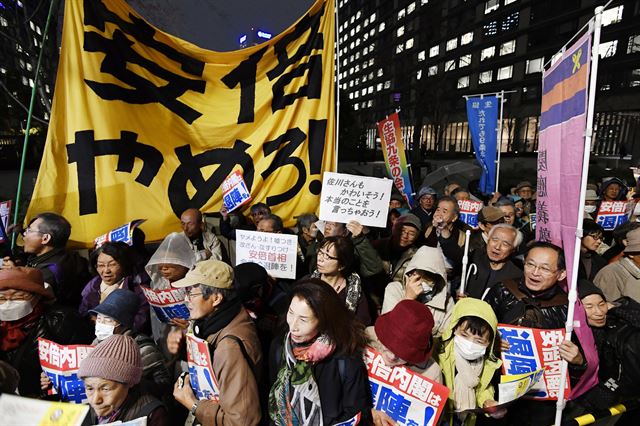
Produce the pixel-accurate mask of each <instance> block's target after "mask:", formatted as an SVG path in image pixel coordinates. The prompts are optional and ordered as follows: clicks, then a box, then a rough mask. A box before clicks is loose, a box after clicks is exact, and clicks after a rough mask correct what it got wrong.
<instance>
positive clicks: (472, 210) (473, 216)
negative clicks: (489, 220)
mask: <svg viewBox="0 0 640 426" xmlns="http://www.w3.org/2000/svg"><path fill="white" fill-rule="evenodd" d="M458 207H459V208H460V217H459V219H460V220H461V221H462V222H464V223H466V224H467V225H469V226H470V227H472V228H473V229H478V213H479V212H480V210H482V208H483V207H484V204H482V202H481V201H473V200H458Z"/></svg>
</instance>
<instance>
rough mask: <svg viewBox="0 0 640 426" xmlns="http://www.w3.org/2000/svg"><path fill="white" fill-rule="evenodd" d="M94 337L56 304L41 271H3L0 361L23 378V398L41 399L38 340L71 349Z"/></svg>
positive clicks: (73, 314)
mask: <svg viewBox="0 0 640 426" xmlns="http://www.w3.org/2000/svg"><path fill="white" fill-rule="evenodd" d="M92 334H93V333H92V332H91V328H90V327H89V324H88V323H86V322H84V321H83V320H81V319H80V317H79V316H78V314H77V313H76V312H75V311H74V310H72V309H69V308H66V307H61V306H57V305H55V304H54V303H53V293H52V292H51V291H50V290H48V289H46V288H45V284H44V280H43V278H42V272H40V270H38V269H34V268H23V267H15V268H11V269H5V270H0V360H2V361H6V362H7V363H9V364H10V365H11V366H12V367H13V368H15V369H16V370H17V371H18V373H19V374H20V383H19V385H18V391H19V393H20V395H22V396H31V397H37V396H39V395H40V386H39V380H38V378H39V376H40V371H41V369H40V359H39V356H38V337H43V338H45V339H48V340H53V341H55V342H58V343H60V344H63V345H70V344H82V343H85V344H86V343H89V342H90V341H91V336H92Z"/></svg>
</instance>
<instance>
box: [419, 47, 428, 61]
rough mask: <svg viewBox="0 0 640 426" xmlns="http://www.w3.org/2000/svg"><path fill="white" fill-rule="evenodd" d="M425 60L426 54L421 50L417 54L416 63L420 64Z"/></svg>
mask: <svg viewBox="0 0 640 426" xmlns="http://www.w3.org/2000/svg"><path fill="white" fill-rule="evenodd" d="M425 59H427V52H425V51H424V50H423V51H422V52H420V53H418V62H422V61H424V60H425Z"/></svg>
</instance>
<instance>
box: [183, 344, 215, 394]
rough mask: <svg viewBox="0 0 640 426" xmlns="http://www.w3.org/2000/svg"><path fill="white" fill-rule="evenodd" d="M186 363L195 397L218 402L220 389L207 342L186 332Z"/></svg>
mask: <svg viewBox="0 0 640 426" xmlns="http://www.w3.org/2000/svg"><path fill="white" fill-rule="evenodd" d="M187 364H188V365H189V379H190V380H191V389H193V393H194V395H195V396H196V398H198V399H208V400H210V401H214V402H218V400H219V399H220V389H219V388H218V381H217V380H216V377H215V374H214V373H213V366H212V365H211V354H210V352H209V344H208V343H207V341H206V340H203V339H199V338H197V337H196V336H194V335H193V334H191V333H187Z"/></svg>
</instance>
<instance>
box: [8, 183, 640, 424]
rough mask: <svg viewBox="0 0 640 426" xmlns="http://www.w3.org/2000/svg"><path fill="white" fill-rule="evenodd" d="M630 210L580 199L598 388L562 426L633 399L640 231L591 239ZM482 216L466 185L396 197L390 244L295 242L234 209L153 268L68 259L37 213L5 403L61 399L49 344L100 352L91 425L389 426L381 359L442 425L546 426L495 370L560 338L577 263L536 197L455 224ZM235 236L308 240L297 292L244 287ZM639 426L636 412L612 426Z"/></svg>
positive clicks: (185, 219)
mask: <svg viewBox="0 0 640 426" xmlns="http://www.w3.org/2000/svg"><path fill="white" fill-rule="evenodd" d="M628 191H629V188H628V187H627V185H626V183H624V182H623V181H621V180H619V179H611V180H608V181H606V182H604V183H602V184H601V185H600V186H591V187H589V189H588V191H587V194H586V195H587V197H586V204H585V206H584V212H585V214H584V216H585V221H584V223H583V224H582V227H583V230H584V233H583V237H582V244H581V246H580V264H579V268H578V271H579V285H578V293H579V298H580V300H581V301H582V303H583V305H584V308H585V311H586V315H587V320H588V326H589V327H590V328H591V329H592V332H593V335H594V340H595V343H596V347H595V348H594V350H596V351H597V353H598V355H599V359H600V364H599V370H598V371H599V372H598V384H597V385H596V386H595V387H593V388H592V389H591V390H589V391H587V392H586V393H584V394H583V395H582V396H580V397H579V398H577V399H575V400H572V401H570V402H569V404H568V406H567V408H566V409H565V416H574V415H579V414H582V413H586V412H592V411H594V410H602V409H606V408H607V407H609V406H612V405H615V404H617V403H624V402H625V401H628V400H633V399H636V398H638V397H640V391H639V390H638V389H639V388H638V387H637V385H636V383H637V381H638V380H640V367H639V366H640V362H638V356H640V328H639V327H640V325H639V324H640V322H639V321H638V320H639V319H640V229H638V228H640V223H638V222H637V221H636V217H635V216H634V213H635V212H634V211H633V209H632V210H631V211H630V212H629V217H630V220H629V221H628V222H627V223H625V224H623V225H620V226H618V228H616V229H615V230H614V231H613V232H610V231H605V230H603V228H602V227H601V226H600V225H599V224H598V223H597V222H596V221H595V220H596V216H597V211H598V206H599V204H600V203H601V202H602V201H619V200H627V198H628V196H627V193H628ZM470 198H471V199H473V198H476V196H475V195H474V194H473V193H472V191H469V190H467V189H465V188H464V187H462V186H461V185H459V184H455V183H452V184H450V185H447V187H445V188H444V189H443V191H441V192H440V191H437V190H435V189H434V188H431V187H422V188H420V190H419V191H418V193H417V194H416V205H415V207H414V208H413V209H409V206H408V205H407V204H406V202H405V200H404V199H403V198H402V197H401V196H399V194H394V195H393V196H392V197H391V201H390V205H389V216H388V217H389V221H388V226H387V228H386V229H375V228H368V227H365V226H363V225H362V224H360V223H359V222H358V221H355V220H352V221H350V222H348V223H335V222H319V221H318V217H317V216H316V215H315V214H314V213H312V212H309V213H308V214H303V215H300V216H299V217H298V218H297V220H298V223H297V227H296V229H286V228H284V226H283V221H282V220H281V218H279V217H278V216H276V215H274V214H272V213H271V211H270V209H269V206H267V205H265V204H262V203H258V204H255V205H253V206H251V208H250V214H249V215H248V217H247V218H245V216H243V215H242V214H240V213H238V212H237V211H236V212H228V211H226V209H224V208H223V209H222V211H221V212H220V213H221V220H220V227H219V230H218V231H219V232H218V233H216V230H215V229H213V228H212V227H210V226H208V225H207V223H206V221H205V220H204V218H203V215H202V213H201V212H200V211H198V210H196V209H188V210H186V211H185V212H183V214H182V215H181V217H180V221H179V222H180V225H181V226H182V230H183V232H176V233H171V234H169V235H167V236H166V238H165V239H164V241H162V243H160V245H159V246H157V248H156V250H155V251H154V252H153V253H152V254H151V253H149V252H147V250H146V248H145V245H144V235H141V234H142V233H141V232H140V231H139V230H138V231H137V233H136V235H135V237H136V238H134V242H133V243H132V244H131V245H127V244H125V243H118V242H107V243H105V244H103V245H102V246H101V247H99V248H97V249H95V250H93V251H92V252H91V253H90V256H89V260H86V259H85V258H83V257H81V256H79V255H78V254H77V253H75V252H73V251H69V250H67V249H66V248H65V247H66V244H67V241H68V239H69V236H70V232H71V226H70V224H69V222H68V221H67V220H66V219H65V218H63V217H61V216H59V215H57V214H55V213H49V212H47V213H41V214H39V215H37V216H36V217H34V218H31V220H30V222H29V225H28V227H27V228H26V229H24V230H23V231H22V246H21V249H20V250H19V251H16V252H15V253H13V254H12V255H10V256H7V257H5V258H4V259H3V262H2V266H1V267H0V384H1V385H2V386H1V387H2V392H5V393H16V394H19V395H21V396H26V397H32V398H42V399H51V398H52V396H51V395H50V392H49V389H50V388H51V386H52V383H51V381H50V379H49V377H48V376H47V375H46V374H45V373H43V372H42V369H41V368H40V361H39V354H38V338H39V337H42V338H46V339H49V340H51V341H53V342H56V343H58V344H62V345H69V344H92V345H94V346H95V349H93V351H92V352H91V353H90V354H89V355H88V357H87V358H85V359H84V360H83V361H82V362H81V364H80V367H79V371H78V377H80V378H82V380H83V381H84V386H85V390H86V396H87V399H88V402H89V404H90V406H91V416H92V417H91V420H92V421H93V423H94V424H104V423H110V422H114V421H123V422H126V421H129V420H133V419H136V418H139V417H143V416H146V417H147V424H149V425H170V424H171V425H174V424H183V423H185V424H202V425H257V424H275V425H334V424H337V423H341V422H345V421H349V420H350V419H354V418H358V416H359V419H360V420H359V421H360V424H375V425H393V424H395V423H394V421H393V420H392V418H391V417H390V416H389V415H388V414H387V413H385V412H384V411H382V410H376V409H375V406H374V405H373V403H372V395H371V387H370V385H369V381H368V377H367V369H366V366H365V362H364V360H363V350H364V348H365V347H367V346H369V347H371V348H373V349H375V350H377V351H378V352H380V354H381V355H382V358H383V359H384V362H385V364H386V365H387V366H389V367H394V366H399V365H403V366H405V367H407V368H408V369H410V370H411V371H413V372H416V373H419V374H421V375H423V376H425V377H427V378H429V379H430V380H432V381H435V382H439V383H442V384H444V385H445V386H446V387H447V388H449V390H450V394H449V399H448V401H447V406H446V409H445V413H444V415H443V416H442V418H441V424H446V425H449V426H454V425H465V426H468V425H474V424H479V425H482V424H487V425H493V424H495V425H547V424H552V423H553V421H554V417H555V410H556V406H555V401H539V400H530V399H518V400H516V401H515V402H514V403H512V404H510V405H508V406H506V407H504V406H499V407H496V406H498V402H497V401H498V400H499V395H498V386H497V384H498V381H499V378H500V372H501V360H500V352H501V351H504V350H508V344H507V342H506V341H505V340H503V339H501V336H500V333H499V331H498V324H511V325H520V326H526V327H533V328H540V329H558V328H564V327H565V322H566V320H567V313H568V310H569V298H568V294H567V292H566V285H563V284H566V282H565V279H566V276H567V268H566V263H565V258H564V253H563V251H562V250H561V249H560V248H559V247H557V246H555V245H553V244H551V243H548V242H539V241H535V221H534V220H533V217H534V216H533V213H535V209H536V192H535V187H534V186H533V185H532V184H531V183H529V182H526V181H524V182H521V183H519V184H518V185H517V186H515V187H514V188H513V190H512V193H511V194H508V195H506V196H503V195H501V194H495V195H494V196H493V197H492V198H491V199H485V200H482V199H481V197H478V198H477V201H483V203H484V207H483V208H482V209H481V210H480V212H479V214H478V227H477V229H475V230H472V229H471V228H470V227H469V225H467V224H466V223H464V222H462V221H461V219H460V208H459V201H461V200H467V199H470ZM629 205H630V206H634V205H635V199H633V198H630V199H629ZM238 229H240V230H257V231H261V232H270V233H292V234H293V233H297V235H298V249H297V264H296V271H297V277H296V279H295V280H287V279H281V278H273V277H271V276H269V274H268V273H267V272H266V270H265V269H264V268H263V267H262V266H260V265H257V264H253V263H247V264H240V265H237V266H235V267H232V266H231V265H232V264H233V256H234V253H233V250H230V247H231V245H227V244H226V243H225V242H226V241H233V240H235V237H236V230H238ZM467 230H470V231H472V232H471V234H470V239H469V241H468V242H467V241H466V238H467V237H466V231H467ZM465 243H468V246H469V253H465V245H467V244H465ZM463 259H468V268H466V269H467V270H468V271H469V272H468V274H467V275H468V276H465V277H462V274H463V267H462V263H463ZM91 272H93V275H92V274H91ZM461 282H464V283H465V286H464V291H461V289H460V286H461ZM143 286H144V287H148V288H151V289H153V290H166V289H172V288H176V289H184V294H185V303H186V305H187V308H188V310H189V316H190V318H189V320H180V319H174V320H171V321H170V322H169V323H166V322H163V321H162V320H161V319H160V318H159V317H158V316H157V315H156V312H155V311H154V310H153V309H150V306H149V303H148V301H147V299H146V297H145V293H144V291H143V288H142V287H143ZM189 333H190V334H192V335H194V336H195V337H198V338H200V339H203V340H205V341H206V342H207V344H208V346H209V353H210V364H211V366H212V370H213V372H214V375H215V380H216V383H217V385H218V387H219V391H220V395H219V399H218V400H217V401H213V400H207V399H202V400H201V399H198V398H197V397H196V395H195V392H194V389H193V386H192V382H191V377H190V376H189V374H187V373H188V369H187V368H186V363H185V362H184V361H185V359H186V350H187V348H186V342H187V339H186V337H187V334H189ZM585 350H586V348H583V347H582V345H581V343H580V341H578V339H577V338H576V337H575V335H574V336H573V337H572V339H571V340H567V341H564V342H562V343H561V344H560V345H559V347H558V352H559V354H560V356H561V358H562V359H564V360H566V361H567V363H568V365H569V374H568V380H569V381H570V383H571V384H572V385H574V384H575V383H577V382H578V381H579V380H580V379H581V377H582V375H583V374H584V373H585V371H586V369H587V357H586V356H585ZM491 407H494V408H495V409H493V410H492V409H490V408H491ZM479 409H485V410H484V411H483V410H479ZM567 418H568V417H567ZM639 421H640V416H639V415H638V414H637V413H635V412H630V413H626V414H624V415H623V416H617V417H614V418H612V419H608V420H606V423H602V424H614V423H615V422H617V424H619V425H626V424H629V425H630V424H640V423H638V422H639Z"/></svg>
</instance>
